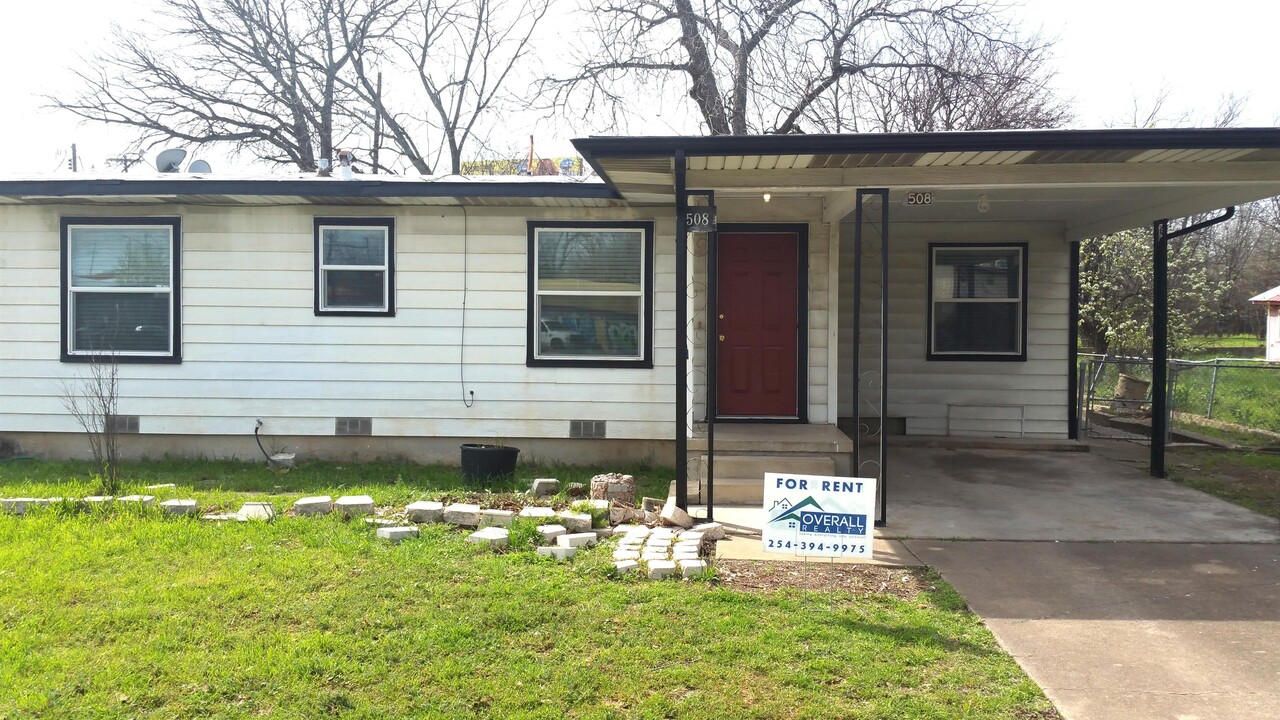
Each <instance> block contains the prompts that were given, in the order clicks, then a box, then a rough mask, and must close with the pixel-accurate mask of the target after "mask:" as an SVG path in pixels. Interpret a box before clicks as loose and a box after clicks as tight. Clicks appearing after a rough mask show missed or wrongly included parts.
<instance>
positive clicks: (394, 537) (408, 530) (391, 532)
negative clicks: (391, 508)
mask: <svg viewBox="0 0 1280 720" xmlns="http://www.w3.org/2000/svg"><path fill="white" fill-rule="evenodd" d="M378 537H380V538H382V539H383V540H390V541H391V542H393V543H396V544H399V543H400V541H401V540H405V539H408V538H416V537H418V528H416V527H414V526H412V525H409V526H405V527H380V528H378Z"/></svg>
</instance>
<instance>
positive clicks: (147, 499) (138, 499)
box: [116, 495, 156, 507]
mask: <svg viewBox="0 0 1280 720" xmlns="http://www.w3.org/2000/svg"><path fill="white" fill-rule="evenodd" d="M116 500H119V501H120V502H122V503H138V504H139V505H141V506H142V507H151V503H153V502H155V500H156V496H155V495H125V496H124V497H121V498H116Z"/></svg>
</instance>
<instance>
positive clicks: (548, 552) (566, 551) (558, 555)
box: [538, 545, 578, 560]
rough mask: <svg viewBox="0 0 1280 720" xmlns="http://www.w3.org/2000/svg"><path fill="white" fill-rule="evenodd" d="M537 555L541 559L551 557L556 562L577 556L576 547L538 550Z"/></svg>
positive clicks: (556, 546) (554, 547)
mask: <svg viewBox="0 0 1280 720" xmlns="http://www.w3.org/2000/svg"><path fill="white" fill-rule="evenodd" d="M538 554H539V555H541V556H543V557H553V558H555V559H557V560H568V559H569V558H572V557H573V556H574V555H577V554H578V548H576V547H560V546H559V545H555V546H551V547H540V548H538Z"/></svg>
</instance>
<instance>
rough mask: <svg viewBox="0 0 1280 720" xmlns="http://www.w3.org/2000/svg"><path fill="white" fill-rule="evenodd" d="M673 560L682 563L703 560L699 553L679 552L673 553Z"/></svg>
mask: <svg viewBox="0 0 1280 720" xmlns="http://www.w3.org/2000/svg"><path fill="white" fill-rule="evenodd" d="M671 559H672V560H675V561H676V562H681V561H685V560H701V559H702V558H700V557H698V553H687V552H678V553H671Z"/></svg>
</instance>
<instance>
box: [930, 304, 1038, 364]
mask: <svg viewBox="0 0 1280 720" xmlns="http://www.w3.org/2000/svg"><path fill="white" fill-rule="evenodd" d="M1019 307H1020V305H1019V303H1013V302H1009V303H973V302H967V303H955V302H940V303H935V304H934V306H933V327H934V336H933V351H934V352H935V353H948V352H972V353H1018V352H1020V351H1021V342H1020V337H1019V335H1020V334H1021V332H1022V323H1021V320H1020V315H1019V312H1018V310H1019Z"/></svg>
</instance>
